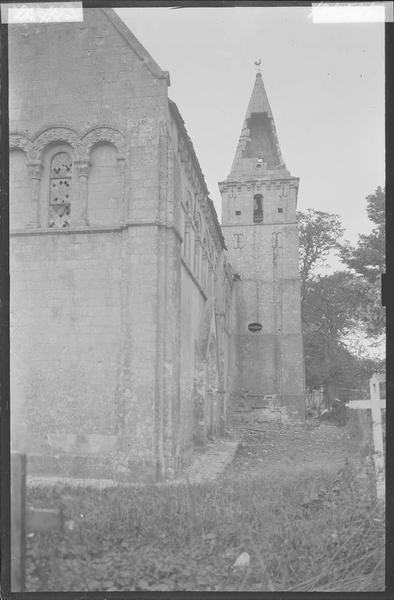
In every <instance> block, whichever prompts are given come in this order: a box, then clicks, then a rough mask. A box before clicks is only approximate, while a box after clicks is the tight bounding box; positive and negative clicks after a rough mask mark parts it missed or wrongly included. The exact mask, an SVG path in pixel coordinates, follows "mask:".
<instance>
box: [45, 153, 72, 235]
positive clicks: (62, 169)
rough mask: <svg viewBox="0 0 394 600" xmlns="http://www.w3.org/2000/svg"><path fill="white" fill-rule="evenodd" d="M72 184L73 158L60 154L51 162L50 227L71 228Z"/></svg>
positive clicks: (66, 154)
mask: <svg viewBox="0 0 394 600" xmlns="http://www.w3.org/2000/svg"><path fill="white" fill-rule="evenodd" d="M71 182H72V159H71V156H70V155H69V154H68V153H67V152H58V153H57V154H55V156H54V157H53V158H52V161H51V171H50V192H49V227H70V213H71Z"/></svg>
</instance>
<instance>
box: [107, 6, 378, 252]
mask: <svg viewBox="0 0 394 600" xmlns="http://www.w3.org/2000/svg"><path fill="white" fill-rule="evenodd" d="M115 10H116V12H117V14H118V15H119V16H120V17H121V18H122V19H123V21H124V22H125V23H126V25H127V26H128V27H129V29H131V31H132V32H133V33H134V35H135V36H136V37H137V38H138V39H139V41H140V42H141V43H142V44H143V45H144V46H145V48H146V49H147V50H148V52H149V53H150V54H151V56H152V57H153V58H154V60H155V61H156V62H157V63H158V65H159V66H160V68H161V69H163V70H168V71H169V72H170V77H171V86H170V88H169V90H168V93H169V97H170V98H171V99H172V100H174V101H175V102H176V104H177V106H178V108H179V110H180V112H181V114H182V116H183V118H184V120H185V125H186V128H187V131H188V133H189V135H190V137H191V139H192V141H193V145H194V148H195V150H196V154H197V157H198V159H199V162H200V165H201V168H202V171H203V173H204V175H205V179H206V182H207V186H208V189H209V191H210V195H211V198H212V200H213V201H214V203H215V207H216V210H217V212H218V215H219V219H220V215H221V199H220V193H219V190H218V185H217V183H218V181H222V180H224V179H226V177H227V176H228V174H229V172H230V167H231V163H232V160H233V157H234V153H235V149H236V146H237V142H238V138H239V134H240V131H241V127H242V123H243V120H244V116H245V113H246V109H247V104H248V102H249V98H250V95H251V92H252V88H253V85H254V80H255V75H256V67H255V65H254V62H255V61H256V60H258V59H260V58H261V59H262V66H263V71H262V75H263V80H264V85H265V88H266V91H267V94H268V99H269V102H270V105H271V109H272V112H273V115H274V119H275V124H276V129H277V134H278V138H279V143H280V147H281V151H282V156H283V159H284V161H285V163H286V166H287V168H288V169H289V171H290V173H291V174H292V175H293V176H296V177H299V178H300V187H299V195H298V209H299V210H305V209H307V208H315V209H318V210H323V211H327V212H331V213H336V214H339V215H340V216H341V217H342V220H343V224H344V227H345V228H346V236H345V237H346V238H347V239H349V240H350V241H352V242H356V241H357V237H358V234H359V233H367V232H368V231H370V229H371V227H372V225H371V223H370V222H369V221H368V218H367V215H366V211H365V208H366V201H365V197H366V196H367V195H368V194H371V193H373V192H374V191H375V189H376V188H377V187H378V186H379V185H381V186H384V168H385V162H384V161H385V159H384V150H385V148H384V25H383V24H380V23H366V24H358V23H357V24H316V23H313V22H312V19H311V15H310V10H311V9H310V8H309V7H290V8H288V7H279V8H278V7H275V8H267V7H244V6H240V7H226V8H211V7H194V8H181V9H170V8H164V7H160V8H120V9H115Z"/></svg>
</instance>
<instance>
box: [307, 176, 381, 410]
mask: <svg viewBox="0 0 394 600" xmlns="http://www.w3.org/2000/svg"><path fill="white" fill-rule="evenodd" d="M366 200H367V214H368V217H369V219H370V221H371V223H372V224H373V226H374V227H373V229H372V232H371V233H370V234H369V235H360V236H359V240H358V243H357V245H356V246H352V245H351V244H350V243H349V242H344V241H343V233H344V229H343V227H342V223H341V219H340V217H339V216H338V215H334V214H330V213H326V212H322V211H317V210H314V209H309V210H307V211H305V212H303V213H302V212H300V213H298V222H299V232H300V273H301V314H302V325H303V337H304V351H305V363H306V384H307V386H308V387H311V388H317V387H319V386H321V385H323V386H325V387H326V389H327V393H328V399H329V403H330V404H331V403H332V402H333V400H334V398H335V397H341V395H342V397H341V399H344V400H348V399H349V397H348V396H349V394H348V392H349V391H351V390H355V389H356V388H363V387H364V386H365V387H366V389H367V388H368V379H369V377H370V376H371V375H372V373H373V372H374V371H376V370H382V369H384V360H377V359H372V358H371V357H367V356H365V355H364V354H363V351H361V352H360V349H358V350H357V349H356V348H355V347H351V345H349V334H352V336H353V337H354V336H356V337H357V338H359V337H360V335H364V334H365V335H367V336H368V339H369V341H370V343H371V342H372V341H374V343H375V344H380V343H381V342H382V338H383V336H384V330H385V310H384V308H383V307H382V305H381V293H380V275H381V273H382V272H383V271H384V270H385V266H384V265H385V231H384V226H385V206H384V203H385V193H384V190H383V189H382V188H380V187H379V188H377V190H376V192H375V193H374V194H371V195H369V196H367V198H366ZM334 251H336V252H337V253H339V257H340V259H341V260H342V263H343V265H344V267H345V268H346V270H341V271H337V272H334V273H330V274H325V273H324V270H323V271H322V268H323V269H324V267H326V266H327V258H328V256H329V254H330V252H331V253H332V252H334ZM363 384H364V385H363Z"/></svg>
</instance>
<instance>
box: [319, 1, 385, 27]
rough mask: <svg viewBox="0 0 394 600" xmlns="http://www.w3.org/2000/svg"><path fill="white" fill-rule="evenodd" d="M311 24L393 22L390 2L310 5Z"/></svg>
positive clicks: (320, 3) (321, 3)
mask: <svg viewBox="0 0 394 600" xmlns="http://www.w3.org/2000/svg"><path fill="white" fill-rule="evenodd" d="M311 16H312V22H313V23H384V22H385V21H387V22H391V21H392V20H393V7H392V3H391V2H379V3H376V2H371V3H365V4H364V3H363V4H345V3H344V2H340V3H339V2H338V3H331V2H330V3H327V2H319V3H318V4H317V3H316V4H312V14H311Z"/></svg>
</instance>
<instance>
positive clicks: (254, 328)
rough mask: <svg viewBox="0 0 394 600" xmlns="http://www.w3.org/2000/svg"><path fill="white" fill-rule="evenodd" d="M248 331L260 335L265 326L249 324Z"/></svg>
mask: <svg viewBox="0 0 394 600" xmlns="http://www.w3.org/2000/svg"><path fill="white" fill-rule="evenodd" d="M248 329H249V331H252V332H253V333H258V332H259V331H261V330H262V329H263V326H262V324H261V323H257V322H256V323H249V325H248Z"/></svg>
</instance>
